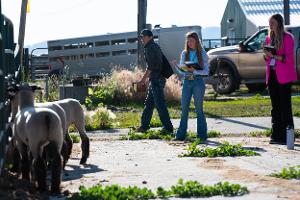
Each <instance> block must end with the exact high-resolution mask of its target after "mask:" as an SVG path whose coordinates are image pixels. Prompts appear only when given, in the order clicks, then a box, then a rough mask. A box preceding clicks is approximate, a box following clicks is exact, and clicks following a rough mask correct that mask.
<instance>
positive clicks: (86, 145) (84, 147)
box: [75, 118, 90, 164]
mask: <svg viewBox="0 0 300 200" xmlns="http://www.w3.org/2000/svg"><path fill="white" fill-rule="evenodd" d="M83 119H84V118H83ZM84 124H85V123H84V122H77V123H75V126H76V128H77V130H78V132H79V135H80V138H81V151H82V156H81V160H80V164H85V163H86V160H87V158H88V157H89V155H90V139H89V137H88V136H87V134H86V132H85V127H84Z"/></svg>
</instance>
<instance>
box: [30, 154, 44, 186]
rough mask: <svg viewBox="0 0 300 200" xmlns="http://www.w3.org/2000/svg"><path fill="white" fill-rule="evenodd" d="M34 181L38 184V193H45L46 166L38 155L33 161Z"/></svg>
mask: <svg viewBox="0 0 300 200" xmlns="http://www.w3.org/2000/svg"><path fill="white" fill-rule="evenodd" d="M33 166H34V172H35V180H37V183H38V190H39V191H42V192H44V191H46V189H47V166H46V163H45V161H44V159H43V158H42V157H41V156H40V155H38V157H37V158H36V159H34V160H33Z"/></svg>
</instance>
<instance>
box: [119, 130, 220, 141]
mask: <svg viewBox="0 0 300 200" xmlns="http://www.w3.org/2000/svg"><path fill="white" fill-rule="evenodd" d="M220 136H221V133H220V132H218V131H209V132H208V133H207V137H209V138H215V137H220ZM174 137H175V132H174V133H170V132H166V131H164V130H153V129H150V130H148V131H147V132H146V133H139V132H136V131H134V130H132V129H130V131H129V133H128V135H125V136H121V138H120V139H121V140H146V139H150V140H151V139H160V140H171V139H172V138H174ZM196 138H197V134H196V133H195V132H192V131H188V132H187V136H186V140H187V141H194V140H195V139H196Z"/></svg>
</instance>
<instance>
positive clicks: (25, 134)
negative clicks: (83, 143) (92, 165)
mask: <svg viewBox="0 0 300 200" xmlns="http://www.w3.org/2000/svg"><path fill="white" fill-rule="evenodd" d="M36 89H37V87H36V86H28V85H22V86H20V87H18V90H19V92H18V93H19V97H18V98H19V107H18V108H19V109H18V112H17V114H16V117H15V121H14V122H15V123H14V124H13V138H14V140H15V143H16V146H17V148H18V150H19V153H20V158H21V169H22V178H24V179H28V180H29V179H30V178H29V171H30V170H29V169H30V167H29V166H30V159H29V155H28V150H29V152H30V155H31V156H32V158H33V160H32V163H31V164H32V166H33V174H34V177H35V180H37V186H38V190H40V191H46V189H47V179H46V178H47V168H46V163H45V160H44V159H43V152H44V151H47V153H48V155H49V156H50V158H51V159H52V161H51V163H52V165H51V168H52V177H51V192H52V193H59V192H60V182H61V169H62V158H61V155H60V153H61V150H62V146H63V140H64V136H63V134H64V133H63V128H62V122H61V119H60V117H59V116H58V114H57V113H56V112H54V111H53V110H51V109H48V108H36V107H34V91H35V90H36Z"/></svg>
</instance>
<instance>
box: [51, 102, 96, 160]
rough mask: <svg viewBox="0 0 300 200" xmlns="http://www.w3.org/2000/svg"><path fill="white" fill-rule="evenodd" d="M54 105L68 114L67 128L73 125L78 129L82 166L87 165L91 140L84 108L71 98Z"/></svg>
mask: <svg viewBox="0 0 300 200" xmlns="http://www.w3.org/2000/svg"><path fill="white" fill-rule="evenodd" d="M52 103H54V104H57V105H59V106H61V107H62V108H63V109H64V111H65V113H66V121H67V122H66V126H67V128H68V127H69V126H70V125H71V124H74V125H75V127H76V128H77V130H78V132H79V135H80V138H81V150H82V156H81V160H80V164H85V163H86V161H87V158H88V157H89V151H90V140H89V138H88V136H87V134H86V130H85V118H84V111H83V108H82V106H81V105H80V103H79V101H78V100H76V99H71V98H68V99H63V100H59V101H54V102H52ZM71 148H72V147H70V149H71Z"/></svg>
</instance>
